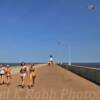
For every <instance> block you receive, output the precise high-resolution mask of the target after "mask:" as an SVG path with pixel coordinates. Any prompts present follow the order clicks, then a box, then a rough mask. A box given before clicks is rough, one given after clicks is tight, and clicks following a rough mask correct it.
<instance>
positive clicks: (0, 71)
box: [0, 65, 11, 85]
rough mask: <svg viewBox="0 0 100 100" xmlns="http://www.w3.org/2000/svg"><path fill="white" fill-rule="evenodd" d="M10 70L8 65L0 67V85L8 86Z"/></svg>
mask: <svg viewBox="0 0 100 100" xmlns="http://www.w3.org/2000/svg"><path fill="white" fill-rule="evenodd" d="M10 79H11V68H10V66H9V65H0V85H3V84H7V85H9V84H10Z"/></svg>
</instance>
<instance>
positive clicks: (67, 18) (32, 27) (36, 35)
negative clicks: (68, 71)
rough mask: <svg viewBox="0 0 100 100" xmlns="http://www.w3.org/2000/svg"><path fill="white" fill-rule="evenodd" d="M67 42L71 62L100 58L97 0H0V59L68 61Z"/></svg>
mask: <svg viewBox="0 0 100 100" xmlns="http://www.w3.org/2000/svg"><path fill="white" fill-rule="evenodd" d="M88 4H94V5H95V6H96V10H88ZM68 45H70V47H71V60H72V61H73V62H100V0H0V62H20V61H25V62H26V61H27V62H46V61H48V58H49V54H53V55H54V58H55V59H57V60H59V61H68Z"/></svg>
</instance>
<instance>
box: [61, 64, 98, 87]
mask: <svg viewBox="0 0 100 100" xmlns="http://www.w3.org/2000/svg"><path fill="white" fill-rule="evenodd" d="M61 66H62V67H63V68H65V69H67V70H69V71H71V72H73V73H76V74H78V75H80V76H82V77H84V78H86V79H88V80H90V81H92V82H94V83H96V84H98V85H100V69H99V68H90V67H85V66H76V65H71V66H68V65H63V64H62V65H61Z"/></svg>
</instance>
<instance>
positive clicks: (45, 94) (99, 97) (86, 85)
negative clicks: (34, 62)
mask: <svg viewBox="0 0 100 100" xmlns="http://www.w3.org/2000/svg"><path fill="white" fill-rule="evenodd" d="M39 66H41V67H40V68H37V69H36V73H37V78H36V82H35V86H34V87H33V88H32V89H28V87H27V86H26V87H25V88H24V89H22V88H21V87H18V85H19V84H20V77H19V75H15V76H13V79H12V82H11V85H10V86H9V87H7V86H6V85H4V86H0V100H100V87H99V86H97V85H95V84H94V83H92V82H90V81H88V80H86V79H83V78H81V77H79V76H77V75H75V74H73V73H72V72H69V71H67V70H65V69H63V68H61V67H59V66H57V65H53V66H50V67H49V66H48V65H39ZM27 82H28V80H27V81H26V85H27V84H28V83H27Z"/></svg>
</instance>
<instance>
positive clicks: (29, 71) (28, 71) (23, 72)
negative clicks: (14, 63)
mask: <svg viewBox="0 0 100 100" xmlns="http://www.w3.org/2000/svg"><path fill="white" fill-rule="evenodd" d="M20 77H21V86H22V88H24V87H25V80H26V78H28V79H29V83H28V87H29V88H32V87H33V86H34V83H35V78H36V73H35V67H34V64H32V65H31V66H29V67H27V66H26V64H25V63H22V64H21V69H20Z"/></svg>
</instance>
